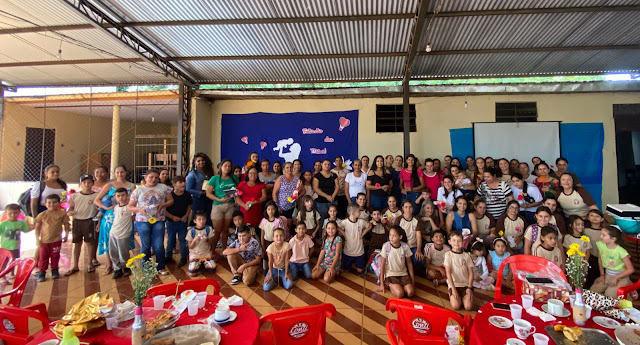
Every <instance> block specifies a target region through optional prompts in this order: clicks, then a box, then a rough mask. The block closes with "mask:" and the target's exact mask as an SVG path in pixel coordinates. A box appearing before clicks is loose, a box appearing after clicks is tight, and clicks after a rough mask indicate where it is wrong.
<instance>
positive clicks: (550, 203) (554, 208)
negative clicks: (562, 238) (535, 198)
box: [542, 198, 567, 235]
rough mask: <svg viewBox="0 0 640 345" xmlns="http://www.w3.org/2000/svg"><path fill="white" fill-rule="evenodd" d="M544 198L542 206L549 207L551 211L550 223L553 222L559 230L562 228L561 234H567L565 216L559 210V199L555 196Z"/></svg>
mask: <svg viewBox="0 0 640 345" xmlns="http://www.w3.org/2000/svg"><path fill="white" fill-rule="evenodd" d="M542 200H543V201H542V206H544V207H548V208H549V210H550V211H551V219H549V224H553V225H555V226H556V227H558V230H560V233H561V234H563V235H564V234H567V226H566V222H565V221H564V217H563V216H562V214H561V213H560V211H558V200H556V199H554V198H545V199H542Z"/></svg>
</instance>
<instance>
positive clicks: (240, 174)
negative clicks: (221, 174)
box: [231, 165, 244, 181]
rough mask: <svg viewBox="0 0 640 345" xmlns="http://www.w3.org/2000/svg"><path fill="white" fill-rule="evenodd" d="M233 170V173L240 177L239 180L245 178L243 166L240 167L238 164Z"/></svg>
mask: <svg viewBox="0 0 640 345" xmlns="http://www.w3.org/2000/svg"><path fill="white" fill-rule="evenodd" d="M231 171H233V174H234V175H235V176H236V177H237V178H238V181H243V180H244V179H243V178H242V168H240V167H239V166H237V165H234V166H233V169H232V170H231Z"/></svg>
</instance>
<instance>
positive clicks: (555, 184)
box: [533, 176, 560, 198]
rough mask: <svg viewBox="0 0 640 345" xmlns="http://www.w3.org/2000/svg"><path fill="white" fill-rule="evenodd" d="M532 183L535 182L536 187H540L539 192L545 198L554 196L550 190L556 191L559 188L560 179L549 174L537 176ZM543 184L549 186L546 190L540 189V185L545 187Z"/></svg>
mask: <svg viewBox="0 0 640 345" xmlns="http://www.w3.org/2000/svg"><path fill="white" fill-rule="evenodd" d="M533 184H535V185H536V187H538V189H540V192H541V193H543V195H542V196H543V197H545V198H555V195H553V193H552V192H551V191H554V192H557V191H559V190H560V181H558V179H557V178H554V177H550V176H547V177H545V176H540V177H537V178H536V179H535V180H533ZM545 186H547V187H549V191H548V192H543V191H542V187H545Z"/></svg>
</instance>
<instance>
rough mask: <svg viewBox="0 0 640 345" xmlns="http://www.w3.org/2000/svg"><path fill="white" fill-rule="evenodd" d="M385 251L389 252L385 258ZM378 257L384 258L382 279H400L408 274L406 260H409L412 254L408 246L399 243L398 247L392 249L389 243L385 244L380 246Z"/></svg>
mask: <svg viewBox="0 0 640 345" xmlns="http://www.w3.org/2000/svg"><path fill="white" fill-rule="evenodd" d="M387 249H388V250H389V256H387ZM380 255H381V256H382V257H383V258H386V259H387V261H386V264H385V267H384V277H385V278H387V277H402V276H406V275H407V274H409V273H408V272H407V263H406V258H410V257H411V255H413V253H411V250H410V249H409V246H408V245H406V244H404V243H402V242H400V247H398V248H396V247H394V246H393V245H392V244H391V242H387V243H385V244H383V245H382V250H381V251H380Z"/></svg>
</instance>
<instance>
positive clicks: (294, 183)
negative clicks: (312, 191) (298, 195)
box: [278, 175, 300, 211]
mask: <svg viewBox="0 0 640 345" xmlns="http://www.w3.org/2000/svg"><path fill="white" fill-rule="evenodd" d="M299 181H300V179H299V178H298V177H297V176H294V177H293V180H291V182H288V181H287V179H285V178H284V175H282V176H280V190H279V191H278V207H280V209H281V210H283V211H289V210H290V209H292V208H293V207H294V206H295V201H294V202H289V201H288V200H287V198H288V197H291V196H293V191H295V190H296V188H297V187H298V183H299Z"/></svg>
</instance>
